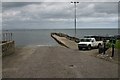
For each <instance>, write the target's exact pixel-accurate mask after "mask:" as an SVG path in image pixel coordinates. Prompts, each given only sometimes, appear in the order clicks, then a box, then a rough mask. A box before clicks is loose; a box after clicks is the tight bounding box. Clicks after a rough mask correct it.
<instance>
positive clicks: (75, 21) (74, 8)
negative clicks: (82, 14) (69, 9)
mask: <svg viewBox="0 0 120 80" xmlns="http://www.w3.org/2000/svg"><path fill="white" fill-rule="evenodd" d="M71 3H73V4H74V6H75V7H74V10H75V13H74V14H75V19H74V21H75V37H76V21H77V20H76V4H77V3H79V2H71Z"/></svg>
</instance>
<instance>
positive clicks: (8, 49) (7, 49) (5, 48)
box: [1, 41, 15, 57]
mask: <svg viewBox="0 0 120 80" xmlns="http://www.w3.org/2000/svg"><path fill="white" fill-rule="evenodd" d="M1 46H2V56H3V57H4V56H7V55H10V54H13V53H14V52H15V42H14V41H7V42H5V43H2V44H1Z"/></svg>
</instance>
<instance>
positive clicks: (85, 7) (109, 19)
mask: <svg viewBox="0 0 120 80" xmlns="http://www.w3.org/2000/svg"><path fill="white" fill-rule="evenodd" d="M117 6H118V4H117V2H105V3H103V2H89V3H88V2H80V3H79V4H77V20H78V22H80V23H82V22H83V23H86V24H87V23H88V22H89V23H101V24H102V23H108V24H111V23H117V17H118V16H117V15H118V11H117V9H118V7H117ZM73 21H74V4H71V3H68V2H39V3H35V2H29V3H27V2H25V3H24V2H13V3H12V2H11V3H9V2H3V23H5V24H10V25H12V26H14V24H12V23H17V24H19V23H21V24H23V27H24V25H26V24H27V25H28V24H30V26H33V25H31V24H34V25H41V24H42V25H44V26H45V25H49V26H53V25H54V24H53V23H58V22H59V24H61V25H63V24H64V25H68V26H70V24H69V23H71V22H73ZM46 23H48V24H46ZM55 25H57V24H55ZM96 26H97V25H96ZM28 28H29V27H28ZM38 28H39V27H38Z"/></svg>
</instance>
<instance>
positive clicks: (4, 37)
mask: <svg viewBox="0 0 120 80" xmlns="http://www.w3.org/2000/svg"><path fill="white" fill-rule="evenodd" d="M12 40H13V34H12V33H10V32H7V33H2V42H6V41H12Z"/></svg>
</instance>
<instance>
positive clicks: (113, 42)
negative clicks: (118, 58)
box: [111, 39, 116, 57]
mask: <svg viewBox="0 0 120 80" xmlns="http://www.w3.org/2000/svg"><path fill="white" fill-rule="evenodd" d="M115 43H116V40H115V39H113V40H112V55H111V57H114V49H115Z"/></svg>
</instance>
